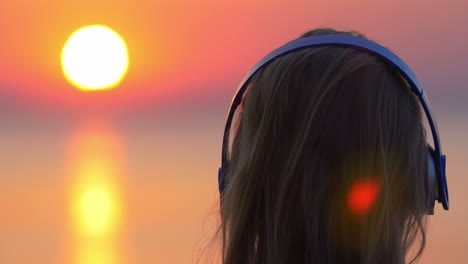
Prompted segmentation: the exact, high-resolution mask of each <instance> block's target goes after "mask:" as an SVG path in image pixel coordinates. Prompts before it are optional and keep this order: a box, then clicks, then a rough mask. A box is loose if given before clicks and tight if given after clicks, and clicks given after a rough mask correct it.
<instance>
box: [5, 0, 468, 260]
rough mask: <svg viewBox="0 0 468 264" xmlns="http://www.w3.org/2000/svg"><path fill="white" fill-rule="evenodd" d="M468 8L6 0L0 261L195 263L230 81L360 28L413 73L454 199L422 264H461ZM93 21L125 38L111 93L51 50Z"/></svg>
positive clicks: (397, 0) (433, 223)
mask: <svg viewBox="0 0 468 264" xmlns="http://www.w3.org/2000/svg"><path fill="white" fill-rule="evenodd" d="M467 9H468V2H466V1H463V0H447V1H435V0H430V1H416V0H414V1H412V0H410V1H408V0H406V1H404V0H392V1H390V0H384V1H371V0H349V1H345V0H341V1H338V0H319V1H310V0H309V1H305V0H299V1H289V0H268V1H267V0H257V1H246V0H238V1H229V2H227V1H215V0H210V1H208V0H203V1H189V0H174V1H169V0H164V1H145V0H133V1H130V0H80V1H75V0H73V1H72V0H67V1H63V0H49V1H46V0H43V1H26V0H2V3H1V4H0V149H2V151H1V152H0V216H1V217H0V263H12V264H23V263H36V264H42V263H44V264H45V263H48V264H50V263H53V264H55V263H57V264H58V263H70V264H85V263H91V262H92V261H94V262H92V263H100V264H127V263H138V264H145V263H175V264H179V263H180V264H182V263H192V261H196V260H197V256H198V255H197V254H198V253H199V249H200V247H203V244H204V243H205V242H206V240H207V239H209V238H210V236H209V235H210V234H211V233H212V231H213V226H214V224H213V223H214V222H215V221H216V214H214V212H215V210H216V206H217V198H218V196H217V178H216V177H217V169H218V167H219V163H220V149H221V139H222V130H223V128H224V121H225V116H226V113H227V110H228V107H229V104H230V100H231V97H232V96H233V94H234V92H235V90H236V88H237V85H238V84H239V82H240V81H241V79H242V78H243V76H244V75H245V74H246V73H247V71H248V70H249V69H250V67H251V66H253V64H255V62H256V61H258V60H259V59H260V58H261V57H262V56H263V55H265V54H267V53H268V52H269V51H271V50H273V49H274V48H276V47H278V46H280V45H282V44H284V43H285V42H287V41H289V40H291V39H293V38H296V37H297V36H299V35H300V34H301V33H303V32H305V31H307V30H310V29H313V28H316V27H335V28H337V29H341V30H358V31H360V32H362V33H364V34H365V35H366V36H367V37H368V38H370V39H371V40H374V41H377V42H379V43H382V44H383V45H384V46H386V47H389V48H390V49H391V50H393V51H394V52H396V53H397V54H399V55H400V57H401V58H402V59H404V60H405V61H406V62H407V63H408V64H409V65H410V66H411V67H412V69H413V70H414V71H415V72H416V74H417V75H418V76H419V78H420V80H421V82H422V84H423V86H424V89H425V90H426V92H427V95H428V97H429V99H430V101H431V103H432V108H433V111H434V113H435V116H436V118H437V121H438V123H439V130H440V132H441V140H442V146H443V150H444V152H445V153H446V154H447V168H448V169H447V177H448V181H449V191H450V195H451V196H450V198H451V210H450V211H448V212H444V211H442V210H441V207H438V208H437V209H436V215H435V216H431V217H429V226H428V245H427V247H426V251H425V254H424V257H423V260H422V263H429V264H435V263H442V262H444V263H453V264H458V263H459V264H462V263H466V258H467V257H468V255H467V252H468V227H467V225H466V223H468V203H465V201H468V194H467V188H468V175H467V174H468V173H467V172H468V169H467V168H466V162H467V161H468V159H467V155H466V154H465V153H463V151H464V150H465V149H468V140H467V139H466V136H467V135H468V103H467V101H468V88H467V85H466V76H467V73H468V52H467V50H466V47H468V29H467V28H468V16H466V10H467ZM94 24H102V25H106V26H108V27H110V28H112V29H113V30H115V31H116V32H117V33H118V34H119V35H120V36H121V37H122V38H123V39H124V40H125V42H126V45H127V47H128V56H129V66H128V72H127V74H126V75H125V77H124V78H123V80H122V81H121V83H120V84H119V85H118V86H117V87H116V88H115V89H111V90H105V91H96V92H83V91H81V90H79V89H76V88H75V87H73V85H72V84H70V83H69V82H68V81H67V79H66V78H65V77H64V74H63V73H62V68H61V64H60V54H61V51H62V48H63V46H64V44H65V41H66V40H67V38H68V37H69V36H70V34H72V32H74V31H75V30H77V29H79V28H81V27H84V26H87V25H94ZM96 175H97V176H96ZM89 201H92V202H89Z"/></svg>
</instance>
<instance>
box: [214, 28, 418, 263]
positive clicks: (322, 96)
mask: <svg viewBox="0 0 468 264" xmlns="http://www.w3.org/2000/svg"><path fill="white" fill-rule="evenodd" d="M322 34H349V35H354V36H360V37H363V35H361V34H359V33H357V32H340V31H336V30H333V29H316V30H312V31H310V32H307V33H305V34H303V35H302V36H301V37H307V36H312V35H322ZM232 124H233V125H232V126H231V128H232V129H231V130H230V132H229V133H230V134H229V135H228V138H229V139H230V140H229V147H228V152H229V153H226V156H228V157H229V168H228V170H227V172H226V179H227V184H226V189H225V191H224V193H223V202H222V206H221V214H222V222H221V226H220V232H221V234H222V238H223V239H222V243H223V244H222V247H223V262H224V263H228V264H237V263H268V264H274V263H392V264H393V263H404V261H405V255H406V254H407V252H408V250H409V249H410V246H411V245H412V243H413V242H414V241H416V240H417V238H418V237H420V239H419V242H420V245H419V247H417V248H416V253H417V256H419V255H420V253H421V252H422V249H423V248H424V244H425V233H424V216H423V213H422V208H425V207H426V206H427V204H426V201H427V200H426V199H427V193H426V188H425V186H426V184H427V183H426V177H425V176H426V172H427V143H426V137H425V130H424V126H423V124H422V115H421V110H420V109H419V104H418V100H417V99H416V98H415V96H414V95H413V94H412V92H411V91H410V88H409V86H408V84H407V83H406V81H404V80H403V78H402V77H401V76H400V75H399V74H398V73H397V72H396V71H395V70H394V69H393V68H392V67H391V66H389V65H387V64H386V63H384V62H383V61H382V60H381V59H379V58H377V57H376V56H374V55H371V54H369V53H366V52H363V51H360V50H357V49H354V48H347V47H330V46H328V47H319V48H308V49H304V50H300V51H296V52H293V53H291V54H288V55H285V56H282V57H280V58H278V59H276V60H274V61H273V62H272V63H271V64H269V65H268V66H266V67H265V68H263V69H262V70H260V71H259V72H258V73H257V74H255V75H254V77H253V78H252V80H251V82H250V84H249V88H248V91H247V92H246V93H244V99H243V103H242V107H239V108H238V109H237V110H236V114H235V116H234V120H233V121H232Z"/></svg>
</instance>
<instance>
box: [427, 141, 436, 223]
mask: <svg viewBox="0 0 468 264" xmlns="http://www.w3.org/2000/svg"><path fill="white" fill-rule="evenodd" d="M427 157H428V159H427V198H428V201H427V206H428V209H427V214H429V215H433V214H434V206H435V202H436V201H437V200H438V184H437V170H436V154H435V151H434V149H433V148H432V147H431V146H430V145H428V155H427Z"/></svg>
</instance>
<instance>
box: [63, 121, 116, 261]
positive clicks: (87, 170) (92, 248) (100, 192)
mask: <svg viewBox="0 0 468 264" xmlns="http://www.w3.org/2000/svg"><path fill="white" fill-rule="evenodd" d="M121 158H122V150H121V143H120V140H119V139H118V138H117V136H116V135H115V133H114V132H113V130H112V129H109V127H108V126H103V125H102V124H100V123H91V124H85V125H83V126H81V127H80V128H79V129H78V130H77V132H76V133H75V134H74V136H72V138H71V140H70V171H71V175H72V179H71V191H70V194H71V199H70V200H71V204H70V208H71V215H70V216H71V240H72V242H71V243H72V253H71V254H72V255H73V257H72V258H73V259H74V261H72V262H73V263H76V264H94V263H96V264H117V260H118V259H121V256H119V255H118V254H117V252H119V250H118V248H117V246H116V245H117V244H118V243H117V242H118V240H119V231H120V227H121V224H122V218H123V206H122V200H121V192H120V188H119V186H120V184H119V181H120V177H121V171H122V168H121V167H120V166H121Z"/></svg>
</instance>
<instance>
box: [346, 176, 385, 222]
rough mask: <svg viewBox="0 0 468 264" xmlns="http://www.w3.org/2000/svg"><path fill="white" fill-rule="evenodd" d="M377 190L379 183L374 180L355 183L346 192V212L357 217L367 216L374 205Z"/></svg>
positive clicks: (362, 180) (359, 180)
mask: <svg viewBox="0 0 468 264" xmlns="http://www.w3.org/2000/svg"><path fill="white" fill-rule="evenodd" d="M379 189H380V188H379V183H378V181H377V179H375V178H369V179H358V180H357V181H355V182H354V184H353V185H352V186H351V188H350V190H349V192H348V197H347V204H348V210H349V211H350V212H351V213H352V214H354V215H357V216H361V215H365V214H367V213H368V212H369V210H371V209H372V207H373V206H374V204H375V200H376V199H377V195H378V193H379Z"/></svg>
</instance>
